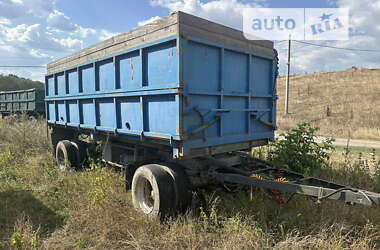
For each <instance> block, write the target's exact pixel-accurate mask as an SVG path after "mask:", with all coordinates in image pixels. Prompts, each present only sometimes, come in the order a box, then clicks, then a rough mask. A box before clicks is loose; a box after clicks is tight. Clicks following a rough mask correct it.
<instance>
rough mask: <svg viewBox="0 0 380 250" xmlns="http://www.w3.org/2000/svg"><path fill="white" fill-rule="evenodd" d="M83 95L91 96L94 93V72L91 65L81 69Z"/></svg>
mask: <svg viewBox="0 0 380 250" xmlns="http://www.w3.org/2000/svg"><path fill="white" fill-rule="evenodd" d="M81 73H82V84H81V85H82V88H83V93H85V94H92V93H94V92H95V71H94V67H93V65H92V64H91V65H88V66H85V67H83V68H82V69H81Z"/></svg>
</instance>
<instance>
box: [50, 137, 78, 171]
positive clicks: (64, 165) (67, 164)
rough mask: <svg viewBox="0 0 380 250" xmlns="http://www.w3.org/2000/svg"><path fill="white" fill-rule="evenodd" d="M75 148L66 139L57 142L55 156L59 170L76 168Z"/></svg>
mask: <svg viewBox="0 0 380 250" xmlns="http://www.w3.org/2000/svg"><path fill="white" fill-rule="evenodd" d="M77 157H78V152H77V148H76V147H75V146H74V145H73V144H72V143H71V142H70V141H68V140H63V141H60V142H58V144H57V147H56V150H55V158H56V160H57V165H58V168H59V169H61V170H68V169H71V168H72V169H76V168H77V167H78V159H77Z"/></svg>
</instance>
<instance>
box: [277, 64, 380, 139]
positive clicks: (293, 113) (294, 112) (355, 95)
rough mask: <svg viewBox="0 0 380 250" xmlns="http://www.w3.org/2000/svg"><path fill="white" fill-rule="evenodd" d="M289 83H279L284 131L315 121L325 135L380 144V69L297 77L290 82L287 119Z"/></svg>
mask: <svg viewBox="0 0 380 250" xmlns="http://www.w3.org/2000/svg"><path fill="white" fill-rule="evenodd" d="M285 80H286V78H285V77H283V76H281V77H279V79H278V82H277V92H278V95H279V100H278V104H277V107H278V118H277V122H278V126H279V130H280V131H286V130H288V129H290V128H293V127H295V125H296V124H297V122H300V121H311V122H312V123H314V124H316V125H318V126H319V127H321V134H323V135H331V136H335V137H345V138H348V137H350V138H357V139H375V140H376V139H378V140H380V109H379V107H380V69H358V68H355V67H353V68H351V69H348V70H344V71H334V72H322V73H314V74H306V75H293V76H291V78H290V97H289V100H290V101H289V112H290V115H288V116H286V117H284V95H285Z"/></svg>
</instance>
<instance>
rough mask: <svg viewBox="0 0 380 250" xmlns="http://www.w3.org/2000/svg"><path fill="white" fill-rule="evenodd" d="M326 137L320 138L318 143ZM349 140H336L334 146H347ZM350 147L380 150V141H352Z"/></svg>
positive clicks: (349, 143)
mask: <svg viewBox="0 0 380 250" xmlns="http://www.w3.org/2000/svg"><path fill="white" fill-rule="evenodd" d="M323 139H324V137H318V138H317V141H321V140H323ZM347 141H348V139H345V138H335V142H334V143H333V144H334V146H343V147H345V146H347ZM348 146H350V147H366V148H380V141H371V140H359V139H350V140H349V142H348Z"/></svg>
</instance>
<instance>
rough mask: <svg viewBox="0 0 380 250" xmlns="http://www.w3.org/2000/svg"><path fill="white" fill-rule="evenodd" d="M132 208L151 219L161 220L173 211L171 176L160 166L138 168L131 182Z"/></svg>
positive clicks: (173, 193) (173, 197)
mask: <svg viewBox="0 0 380 250" xmlns="http://www.w3.org/2000/svg"><path fill="white" fill-rule="evenodd" d="M132 201H133V205H134V207H135V208H136V209H137V210H138V211H141V212H143V213H144V214H146V215H149V216H151V217H159V218H161V219H163V218H165V217H167V216H169V215H171V214H172V213H173V212H174V209H175V191H174V183H173V179H172V178H171V176H170V175H169V174H168V173H167V172H166V171H165V169H164V168H162V167H161V166H160V165H156V164H150V165H144V166H141V167H139V168H138V169H137V170H136V172H135V174H134V176H133V180H132Z"/></svg>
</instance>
